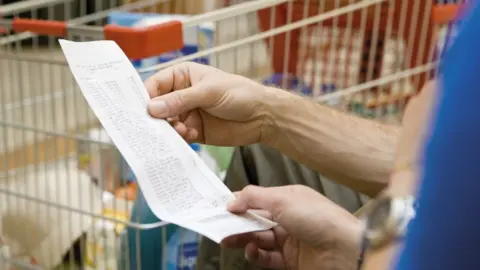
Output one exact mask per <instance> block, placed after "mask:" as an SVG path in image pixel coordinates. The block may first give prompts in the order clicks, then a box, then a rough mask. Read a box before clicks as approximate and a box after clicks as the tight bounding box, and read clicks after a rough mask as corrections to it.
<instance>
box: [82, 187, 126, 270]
mask: <svg viewBox="0 0 480 270" xmlns="http://www.w3.org/2000/svg"><path fill="white" fill-rule="evenodd" d="M105 200H106V201H107V202H109V203H108V204H107V206H106V207H105V208H104V210H103V213H102V215H103V219H97V220H96V221H95V222H94V224H93V226H92V227H91V229H90V230H89V231H88V232H87V234H86V245H85V246H86V252H85V270H94V269H95V270H100V269H102V270H117V269H118V259H119V256H120V241H121V235H122V234H123V233H125V230H126V226H125V225H124V224H123V223H119V222H115V221H113V220H112V219H114V220H118V221H125V222H126V221H128V220H129V217H130V215H129V213H130V210H131V204H130V203H129V202H127V201H125V200H118V199H115V198H113V196H112V195H109V194H108V193H106V194H105ZM115 200H116V202H115V203H114V201H115ZM132 204H133V203H132ZM122 206H124V207H122ZM109 219H110V220H109Z"/></svg>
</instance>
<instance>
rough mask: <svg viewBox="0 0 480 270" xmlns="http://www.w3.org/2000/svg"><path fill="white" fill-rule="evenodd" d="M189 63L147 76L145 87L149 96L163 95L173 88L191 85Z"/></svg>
mask: <svg viewBox="0 0 480 270" xmlns="http://www.w3.org/2000/svg"><path fill="white" fill-rule="evenodd" d="M190 65H191V63H181V64H178V65H174V66H171V67H168V68H165V69H162V70H160V71H158V72H157V73H155V74H154V75H153V76H151V77H149V78H148V79H147V80H146V81H145V82H144V84H145V87H146V88H147V90H148V94H149V95H150V97H151V98H155V97H157V96H161V95H165V94H167V93H170V92H172V91H174V90H180V89H185V88H188V87H190V86H191V85H192V83H191V78H190Z"/></svg>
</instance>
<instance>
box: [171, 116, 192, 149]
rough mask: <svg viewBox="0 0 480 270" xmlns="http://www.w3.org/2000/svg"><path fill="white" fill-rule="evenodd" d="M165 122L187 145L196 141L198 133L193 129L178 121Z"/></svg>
mask: <svg viewBox="0 0 480 270" xmlns="http://www.w3.org/2000/svg"><path fill="white" fill-rule="evenodd" d="M167 121H168V122H169V123H170V124H171V125H172V127H173V128H174V129H175V131H176V132H177V133H178V134H179V135H180V136H182V138H183V139H184V140H185V141H187V142H189V143H192V142H196V141H198V131H197V130H196V129H195V128H191V127H187V125H185V123H183V122H180V121H178V120H171V119H167Z"/></svg>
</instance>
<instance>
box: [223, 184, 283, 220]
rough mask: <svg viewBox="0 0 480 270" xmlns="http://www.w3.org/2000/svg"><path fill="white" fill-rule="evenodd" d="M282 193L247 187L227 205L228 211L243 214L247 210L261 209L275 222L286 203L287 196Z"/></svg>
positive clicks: (278, 190)
mask: <svg viewBox="0 0 480 270" xmlns="http://www.w3.org/2000/svg"><path fill="white" fill-rule="evenodd" d="M283 193H284V192H282V190H281V189H280V188H264V187H258V186H248V187H246V188H244V189H243V190H242V191H241V192H238V193H236V197H237V198H236V200H234V201H232V202H231V203H230V204H229V205H228V211H230V212H233V213H245V212H246V211H247V210H249V209H261V210H265V211H268V212H269V213H270V214H271V215H272V219H273V220H274V221H275V217H276V216H277V215H278V214H279V212H280V211H281V210H282V208H283V205H285V203H286V197H287V196H284V195H285V194H283Z"/></svg>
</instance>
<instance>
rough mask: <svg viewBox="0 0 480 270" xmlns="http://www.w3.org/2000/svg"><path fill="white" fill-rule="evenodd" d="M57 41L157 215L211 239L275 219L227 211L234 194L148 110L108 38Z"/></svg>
mask: <svg viewBox="0 0 480 270" xmlns="http://www.w3.org/2000/svg"><path fill="white" fill-rule="evenodd" d="M60 45H61V47H62V50H63V52H64V54H65V57H66V59H67V62H68V64H69V66H70V69H71V70H72V73H73V75H74V77H75V79H76V81H77V83H78V85H79V87H80V89H81V91H82V93H83V95H84V96H85V99H86V100H87V102H88V104H89V105H90V107H91V108H92V110H93V112H94V113H95V115H96V116H97V118H98V119H99V121H100V123H101V124H102V125H103V127H104V128H105V130H106V131H107V133H108V134H109V136H110V137H111V139H112V141H113V142H114V144H115V145H116V146H117V148H118V149H119V151H120V152H121V153H122V155H123V156H124V158H125V160H126V161H127V162H128V164H129V166H130V167H131V168H132V170H133V172H134V173H135V175H136V177H137V179H138V183H139V186H140V189H141V190H142V192H143V194H144V196H145V198H146V200H147V203H148V205H149V206H150V208H151V210H152V212H153V213H154V214H155V215H156V216H157V217H158V218H159V219H161V220H163V221H168V222H171V223H174V224H177V225H179V226H182V227H185V228H187V229H190V230H193V231H196V232H198V233H200V234H202V235H204V236H206V237H208V238H210V239H212V240H213V241H215V242H217V243H219V242H220V241H221V240H222V239H224V238H225V237H227V236H230V235H235V234H241V233H246V232H252V231H261V230H267V229H270V228H272V227H273V226H275V225H276V224H275V223H273V222H271V221H269V220H267V219H265V218H263V217H261V216H259V215H256V214H255V213H247V214H246V215H241V216H240V215H234V214H231V213H230V212H228V211H227V208H226V205H227V203H228V202H229V201H230V200H233V199H234V195H233V194H232V192H231V191H230V190H229V189H228V188H227V187H226V186H225V185H224V184H223V182H222V181H221V180H220V179H218V177H217V176H216V175H215V174H214V173H213V172H212V171H210V170H209V169H208V167H207V166H206V165H205V164H204V163H203V161H202V160H201V158H200V157H199V156H198V155H197V154H196V153H195V152H194V151H193V150H192V149H191V148H190V146H189V145H188V144H187V143H186V142H185V141H184V140H183V139H182V138H181V137H180V135H178V134H177V133H176V132H175V130H174V129H173V128H172V127H171V126H170V124H169V123H168V122H166V121H164V120H159V119H154V118H152V117H151V116H150V115H149V114H148V112H147V102H148V100H149V99H150V97H149V95H148V93H147V90H146V89H145V87H144V85H143V82H142V80H141V79H140V76H139V75H138V73H137V71H136V70H135V68H134V67H133V66H132V64H131V62H130V61H129V59H128V58H127V57H126V55H125V54H124V53H123V52H122V50H121V49H120V47H118V45H117V44H116V43H115V42H113V41H91V42H71V41H66V40H60Z"/></svg>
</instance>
